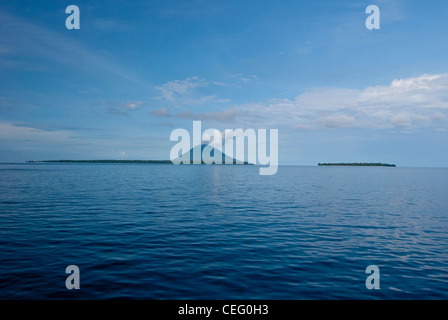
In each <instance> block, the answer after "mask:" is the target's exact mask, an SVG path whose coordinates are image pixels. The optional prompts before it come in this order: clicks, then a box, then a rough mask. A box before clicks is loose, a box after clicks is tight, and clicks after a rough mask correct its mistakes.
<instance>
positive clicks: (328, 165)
mask: <svg viewBox="0 0 448 320" xmlns="http://www.w3.org/2000/svg"><path fill="white" fill-rule="evenodd" d="M318 166H320V167H322V166H323V167H331V166H335V167H396V165H394V164H388V163H379V162H376V163H358V162H355V163H319V164H318Z"/></svg>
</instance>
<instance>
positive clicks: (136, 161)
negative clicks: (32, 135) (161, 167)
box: [26, 160, 172, 164]
mask: <svg viewBox="0 0 448 320" xmlns="http://www.w3.org/2000/svg"><path fill="white" fill-rule="evenodd" d="M26 162H29V163H162V164H172V162H171V161H170V160H40V161H37V160H31V161H26Z"/></svg>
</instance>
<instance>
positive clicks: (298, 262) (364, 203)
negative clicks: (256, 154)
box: [0, 164, 448, 299]
mask: <svg viewBox="0 0 448 320" xmlns="http://www.w3.org/2000/svg"><path fill="white" fill-rule="evenodd" d="M68 265H77V266H78V267H79V269H80V274H81V277H80V279H81V289H80V290H71V291H69V290H67V289H66V288H65V280H66V277H67V276H68V274H66V273H65V268H66V267H67V266H68ZM368 265H377V266H378V267H379V269H380V289H379V290H368V289H367V288H366V286H365V281H366V277H367V276H368V275H367V274H366V273H365V270H366V267H367V266H368ZM58 298H59V299H60V298H63V299H65V298H68V299H109V298H131V299H448V169H435V168H434V169H424V168H362V167H353V168H346V167H280V168H279V170H278V173H277V174H276V175H274V176H259V175H258V168H257V167H255V166H205V165H199V166H193V165H190V166H185V165H184V166H174V165H147V164H1V165H0V299H58Z"/></svg>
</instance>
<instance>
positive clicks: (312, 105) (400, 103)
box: [235, 74, 448, 130]
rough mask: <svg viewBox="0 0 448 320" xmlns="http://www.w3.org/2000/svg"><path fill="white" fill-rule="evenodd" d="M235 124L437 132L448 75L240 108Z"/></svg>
mask: <svg viewBox="0 0 448 320" xmlns="http://www.w3.org/2000/svg"><path fill="white" fill-rule="evenodd" d="M235 110H237V114H236V119H238V120H240V121H242V122H245V123H248V122H249V123H250V124H251V125H258V126H260V125H270V126H279V125H289V126H290V127H292V128H296V129H305V130H309V129H318V128H319V127H326V128H339V127H358V128H377V129H387V128H396V127H400V128H419V127H424V126H431V125H433V122H434V121H438V122H439V123H438V124H437V125H438V126H440V125H441V123H443V121H445V120H446V119H447V114H448V74H437V75H427V74H424V75H421V76H419V77H414V78H405V79H395V80H393V81H392V82H391V83H390V84H389V85H378V86H372V87H366V88H364V89H348V88H314V89H309V90H306V91H305V92H304V93H303V94H301V95H299V96H297V97H296V98H295V99H274V100H271V101H269V102H268V103H251V104H245V105H241V106H239V107H237V108H235Z"/></svg>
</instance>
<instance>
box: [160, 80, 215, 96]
mask: <svg viewBox="0 0 448 320" xmlns="http://www.w3.org/2000/svg"><path fill="white" fill-rule="evenodd" d="M207 85H208V82H207V81H206V80H204V79H201V78H199V77H190V78H187V79H185V80H173V81H169V82H167V83H165V84H163V85H162V86H160V87H156V89H157V90H159V91H160V92H161V94H162V96H161V97H159V99H160V98H163V99H165V100H167V101H170V102H174V101H176V100H177V98H178V97H180V96H185V95H187V94H189V93H190V92H191V90H192V89H194V88H200V87H205V86H207Z"/></svg>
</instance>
